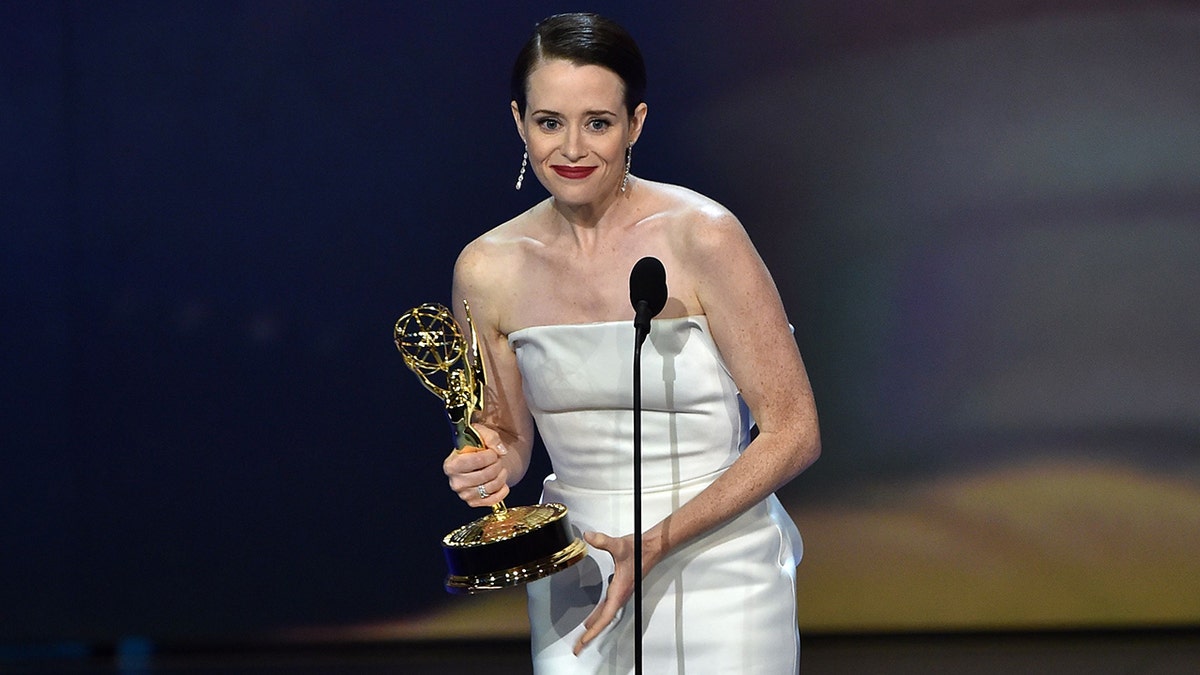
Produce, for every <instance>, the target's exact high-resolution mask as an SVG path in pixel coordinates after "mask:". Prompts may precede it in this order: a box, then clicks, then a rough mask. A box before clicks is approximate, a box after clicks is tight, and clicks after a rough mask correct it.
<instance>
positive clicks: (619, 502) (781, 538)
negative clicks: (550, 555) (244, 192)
mask: <svg viewBox="0 0 1200 675" xmlns="http://www.w3.org/2000/svg"><path fill="white" fill-rule="evenodd" d="M633 336H634V333H633V325H632V323H631V322H611V323H595V324H582V325H565V326H537V327H532V328H525V329H522V330H519V331H515V332H513V333H512V334H511V335H510V336H509V344H510V345H511V346H512V348H513V349H514V350H515V352H516V355H517V362H518V366H519V368H520V370H521V375H522V378H523V382H524V388H525V398H526V400H527V402H528V404H529V408H530V410H531V411H532V412H533V415H534V418H535V420H536V421H537V426H538V431H539V432H540V434H541V436H542V440H543V441H544V442H545V445H546V448H547V450H548V451H549V453H550V458H551V462H552V464H553V467H554V473H553V474H551V475H550V476H549V477H547V478H546V481H545V484H544V491H543V501H547V502H562V503H564V504H566V505H567V507H568V509H569V517H570V519H571V523H572V525H573V526H574V527H575V529H577V530H579V531H599V532H604V533H606V534H610V535H614V536H616V535H624V534H629V533H630V532H632V530H633V512H632V503H633V502H632V500H633V497H632V485H633V468H632V467H633V441H632V438H633V413H632V408H633V394H632V388H633ZM642 407H643V413H642V433H643V446H642V486H643V498H642V503H643V512H642V525H643V528H645V529H648V528H650V527H651V526H653V525H654V524H655V523H657V522H658V521H660V520H662V519H663V518H664V517H666V516H667V515H668V514H670V513H671V512H673V511H674V510H676V509H678V508H679V506H680V505H682V504H684V503H686V502H687V501H688V500H690V499H692V498H693V497H695V496H696V495H697V494H698V493H699V492H700V491H702V490H703V489H704V488H705V487H706V486H708V485H709V484H710V483H712V481H713V480H715V479H716V477H717V476H719V475H720V474H721V472H722V471H724V470H725V468H727V467H728V466H729V465H730V464H731V463H733V461H734V460H735V459H736V458H737V456H738V454H739V453H740V451H741V450H742V448H744V447H745V445H746V444H747V443H748V442H749V430H750V427H751V420H750V416H749V413H748V411H747V409H746V407H745V405H744V404H743V403H742V401H741V399H740V397H739V396H738V394H737V388H736V386H735V385H734V383H733V379H732V378H731V377H730V375H729V373H728V371H727V370H726V368H725V365H724V362H723V361H722V360H721V355H720V353H719V352H718V350H717V347H716V345H715V344H714V343H713V340H712V337H711V336H710V334H709V332H708V322H707V320H706V319H705V317H703V316H693V317H683V318H679V319H663V320H657V321H654V322H653V327H652V329H651V331H650V336H649V338H648V339H647V341H646V343H645V345H644V346H643V348H642ZM801 551H802V545H801V542H800V534H799V532H797V531H796V527H795V525H794V524H793V523H792V521H791V519H790V518H789V517H788V515H787V513H786V512H785V511H784V510H783V507H782V506H781V505H780V504H779V501H778V500H777V499H776V498H775V497H774V495H772V496H771V497H769V498H768V499H766V500H764V501H763V502H761V503H759V504H758V505H756V506H755V507H753V508H752V509H750V510H749V511H747V512H746V513H744V514H742V515H741V516H739V517H737V518H735V519H734V520H733V521H731V522H729V523H727V524H725V525H724V526H722V527H720V528H718V529H716V530H714V531H713V532H711V533H709V534H707V535H706V536H704V537H701V538H700V539H698V540H696V541H693V542H690V543H689V544H688V545H687V546H684V547H683V548H681V549H678V550H676V551H674V552H672V554H671V555H670V556H668V557H667V558H666V559H665V560H663V561H662V562H661V563H660V564H659V565H658V566H657V567H655V569H653V570H652V571H651V572H650V574H649V575H647V577H646V579H645V581H644V584H643V590H644V601H643V607H642V611H643V623H644V624H645V626H646V628H645V635H644V638H643V664H644V666H645V668H644V670H645V672H647V673H654V674H655V675H660V674H661V675H668V674H677V673H678V674H684V673H686V674H687V675H702V674H704V673H755V674H774V673H781V674H782V673H788V674H791V673H795V672H797V670H798V661H799V634H798V632H797V630H796V605H795V600H796V593H795V567H796V564H797V563H798V562H799V560H800V555H801ZM612 567H613V565H612V559H611V557H610V556H609V555H608V554H607V553H605V552H603V551H596V550H592V551H591V552H590V553H589V557H588V558H587V559H586V560H584V561H582V562H580V563H577V564H576V565H574V566H573V567H571V568H569V569H567V570H565V571H562V572H559V573H558V574H555V575H553V576H551V577H549V578H547V579H542V580H540V581H537V582H534V583H532V584H530V585H529V614H530V622H531V625H532V628H533V660H534V671H535V672H536V673H544V674H547V675H549V674H553V675H562V674H569V673H606V674H607V673H629V672H632V670H633V652H634V642H633V640H634V634H633V629H632V625H631V624H632V619H633V603H632V600H631V601H630V602H629V603H628V604H627V605H626V607H625V609H624V611H623V613H622V614H621V615H620V616H619V619H618V620H617V621H615V622H614V624H613V625H612V626H610V627H609V629H608V630H607V631H606V632H605V633H604V634H602V635H601V636H600V637H599V638H597V640H596V641H595V642H593V643H592V644H591V645H589V646H588V647H587V648H586V649H585V650H584V652H583V653H582V654H581V655H580V656H578V657H576V656H574V655H573V654H572V653H571V649H572V646H573V645H574V644H575V641H576V639H577V638H578V636H579V635H580V634H581V633H582V632H583V620H584V619H585V618H586V617H587V615H588V614H589V613H590V612H591V611H592V609H593V608H594V607H595V605H596V603H597V602H598V601H599V600H600V598H601V597H602V596H603V593H604V590H605V587H606V585H607V581H608V577H609V575H611V574H612Z"/></svg>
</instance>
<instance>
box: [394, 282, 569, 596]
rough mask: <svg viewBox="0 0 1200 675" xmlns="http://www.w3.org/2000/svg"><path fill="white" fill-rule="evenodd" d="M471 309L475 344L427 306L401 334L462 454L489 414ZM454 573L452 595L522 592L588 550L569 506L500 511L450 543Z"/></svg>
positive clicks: (407, 357) (404, 319) (408, 361)
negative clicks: (481, 417)
mask: <svg viewBox="0 0 1200 675" xmlns="http://www.w3.org/2000/svg"><path fill="white" fill-rule="evenodd" d="M463 308H464V310H465V311H466V317H467V331H468V333H469V334H470V338H471V339H470V345H468V344H467V339H466V337H465V336H464V335H463V332H462V331H461V330H460V329H459V326H458V322H457V321H455V320H454V316H453V315H452V314H451V313H450V311H449V310H448V309H446V308H445V307H443V306H442V305H439V304H432V303H427V304H424V305H421V306H419V307H414V308H412V309H410V310H408V311H407V312H405V313H404V314H403V315H402V316H401V317H400V318H399V319H398V320H397V321H396V327H395V330H394V332H393V336H394V339H395V341H396V348H397V349H399V350H400V354H401V356H403V357H404V365H406V366H408V369H409V370H411V371H413V373H415V374H416V376H417V378H418V379H419V380H420V381H421V384H423V385H424V386H425V388H426V389H428V390H429V391H431V392H433V393H434V394H435V395H436V396H438V397H439V398H441V399H442V401H443V402H444V403H445V404H446V415H447V417H449V418H450V424H451V425H452V426H453V427H454V438H455V445H456V446H457V447H458V448H467V447H483V442H482V441H481V440H480V439H479V436H478V434H476V433H475V430H474V429H472V428H471V414H472V413H473V412H475V411H477V410H483V391H484V384H485V370H484V363H483V357H482V355H481V354H480V353H479V343H478V339H477V338H476V335H475V325H474V323H473V322H472V321H471V308H470V307H468V306H467V304H466V302H463ZM442 552H443V553H444V554H445V557H446V565H447V567H448V568H449V573H448V574H447V576H446V582H445V584H446V590H447V591H449V592H451V593H478V592H480V591H488V590H495V589H500V588H508V587H512V586H517V585H520V584H523V583H526V582H529V581H533V580H535V579H541V578H542V577H545V576H549V575H551V574H553V573H555V572H557V571H559V570H562V569H566V568H567V567H570V566H571V565H573V564H575V563H576V562H579V561H580V560H582V559H583V557H584V556H585V555H586V554H587V545H586V544H584V543H583V541H582V540H580V539H579V538H578V537H576V536H575V535H574V534H573V533H572V531H571V526H570V523H569V521H568V519H567V507H565V506H563V505H562V504H536V505H533V506H516V507H513V508H508V507H506V506H505V505H504V503H503V502H500V503H498V504H496V505H494V506H493V507H492V512H491V513H490V514H488V515H486V516H484V517H482V518H479V519H477V520H475V521H472V522H471V523H468V524H466V525H463V526H462V527H460V528H458V529H456V530H454V531H453V532H451V533H449V534H447V535H446V536H445V537H443V538H442Z"/></svg>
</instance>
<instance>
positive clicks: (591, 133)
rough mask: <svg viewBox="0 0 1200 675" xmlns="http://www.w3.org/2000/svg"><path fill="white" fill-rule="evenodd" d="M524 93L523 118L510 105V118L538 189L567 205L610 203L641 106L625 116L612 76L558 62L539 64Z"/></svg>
mask: <svg viewBox="0 0 1200 675" xmlns="http://www.w3.org/2000/svg"><path fill="white" fill-rule="evenodd" d="M526 90H527V97H526V106H525V116H524V117H522V116H521V114H520V113H519V112H518V111H517V104H516V102H515V101H514V102H513V104H512V111H513V119H514V120H516V123H517V130H518V131H519V133H520V134H521V138H522V139H524V141H525V146H526V149H527V150H528V152H529V165H530V167H531V168H532V169H533V171H534V173H535V174H536V175H537V177H538V180H539V181H541V183H542V185H544V186H545V187H546V189H547V190H549V191H550V194H551V195H553V196H554V198H555V199H557V200H558V201H560V202H562V203H564V204H568V205H573V206H582V205H588V204H601V203H603V202H604V201H606V200H610V199H614V198H615V197H616V196H617V194H618V193H619V191H620V186H621V179H622V177H623V175H624V173H625V148H627V147H628V146H630V145H632V144H633V143H634V141H636V140H637V137H638V135H639V134H640V133H641V130H642V121H643V120H644V119H645V117H646V104H644V103H642V104H639V105H638V107H637V109H636V110H634V113H633V115H632V117H631V116H630V115H629V114H628V113H627V112H626V108H625V84H624V82H622V81H621V78H620V77H618V76H617V74H616V73H614V72H612V71H611V70H608V69H607V68H604V67H602V66H595V65H576V64H574V63H571V62H569V61H565V60H562V59H554V60H550V61H543V62H541V63H539V64H538V65H537V66H536V67H535V68H534V69H533V70H532V71H530V73H529V78H528V80H527V84H526Z"/></svg>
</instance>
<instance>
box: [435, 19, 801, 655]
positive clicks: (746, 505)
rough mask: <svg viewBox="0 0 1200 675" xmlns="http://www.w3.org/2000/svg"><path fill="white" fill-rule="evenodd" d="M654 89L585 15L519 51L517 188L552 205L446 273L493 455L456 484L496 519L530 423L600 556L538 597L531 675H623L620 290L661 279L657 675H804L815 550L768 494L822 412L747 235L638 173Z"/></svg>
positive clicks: (787, 474) (625, 529)
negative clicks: (635, 273) (466, 328)
mask: <svg viewBox="0 0 1200 675" xmlns="http://www.w3.org/2000/svg"><path fill="white" fill-rule="evenodd" d="M645 81H646V78H645V69H644V66H643V64H642V60H641V55H640V53H639V51H638V48H637V46H636V44H635V43H634V42H633V40H632V39H631V38H630V37H629V36H628V34H627V33H625V31H624V30H623V29H621V28H620V27H619V26H617V25H616V24H614V23H612V22H610V21H608V20H605V19H603V18H601V17H598V16H595V15H590V14H569V15H560V16H554V17H551V18H549V19H546V20H544V21H542V22H541V23H540V24H538V26H537V28H536V29H535V32H534V35H533V37H531V38H530V41H529V43H527V44H526V46H525V48H524V49H523V50H522V51H521V53H520V55H519V57H518V59H517V63H516V65H515V67H514V71H513V82H512V85H513V91H512V95H513V101H512V114H513V119H514V121H515V122H516V126H517V132H518V133H519V134H520V136H521V138H522V140H523V141H524V142H525V158H524V159H523V161H522V166H521V171H520V175H519V178H518V182H517V186H518V188H520V186H521V184H522V183H523V182H524V181H525V180H526V173H527V171H531V172H532V173H533V175H534V176H536V177H537V179H538V181H539V182H540V183H541V184H542V185H543V186H544V187H545V188H546V189H547V190H548V191H549V193H550V197H549V198H548V199H546V200H545V201H543V202H541V203H539V204H537V205H536V206H534V207H533V208H531V209H529V210H528V211H526V212H525V213H522V214H521V215H519V216H517V217H516V218H514V219H512V220H510V221H508V222H506V223H504V224H502V225H500V226H499V227H497V228H495V229H493V230H491V231H490V232H488V233H486V234H484V235H483V236H481V237H479V238H478V239H476V240H475V241H473V242H471V243H470V244H469V245H468V246H467V247H466V248H465V249H464V250H463V252H462V254H461V255H460V257H459V259H458V262H457V264H456V265H455V273H454V306H455V307H461V306H462V301H463V300H467V301H468V302H469V303H470V306H471V310H472V315H473V319H474V323H475V327H476V329H477V331H478V333H479V339H480V343H481V349H482V351H483V353H484V358H485V362H486V363H487V365H488V368H489V373H488V377H489V379H488V390H487V392H486V394H485V396H486V406H485V412H484V414H483V415H482V416H479V417H477V423H476V424H475V427H476V429H477V430H478V431H479V432H480V436H481V438H482V439H483V441H484V445H485V446H486V447H485V448H483V449H482V450H478V451H472V452H458V451H455V452H452V453H451V454H450V456H449V457H447V458H446V460H445V462H444V467H443V468H444V470H445V473H446V475H447V476H448V477H449V480H450V486H451V489H453V490H454V491H455V492H457V493H458V494H459V496H460V497H461V498H462V499H463V500H464V501H466V502H467V503H468V504H470V505H472V506H490V505H492V504H494V503H496V502H497V501H499V500H502V499H504V497H505V496H506V495H507V494H508V491H509V487H508V486H509V485H511V484H515V483H516V482H517V481H519V480H520V479H521V478H522V476H523V475H524V473H525V470H526V469H527V467H528V466H529V460H530V453H531V448H532V445H533V439H534V430H535V421H536V428H537V430H538V431H539V432H540V433H541V436H542V438H543V441H544V442H545V445H546V447H547V450H548V452H549V454H550V457H551V462H552V464H553V467H554V471H555V473H554V474H552V475H551V476H550V477H548V478H547V479H546V481H545V484H544V493H543V496H544V499H545V500H546V501H559V502H562V503H564V504H566V505H567V507H568V508H569V509H570V513H571V519H572V522H573V524H574V525H575V526H577V527H579V528H580V529H581V530H583V531H584V532H585V535H584V537H585V540H586V541H587V542H588V543H589V544H590V545H591V551H590V553H589V558H588V559H586V560H585V561H583V562H581V563H579V564H576V565H575V566H573V567H571V568H568V569H567V570H565V571H563V572H560V573H558V574H555V575H553V576H551V577H549V578H547V579H542V580H539V581H537V582H534V583H532V584H530V585H529V612H530V620H531V623H532V627H533V652H534V664H535V670H536V671H537V672H546V673H556V674H557V673H574V672H587V673H591V672H605V673H607V672H628V670H629V669H630V668H631V664H632V653H633V641H634V632H633V631H634V629H633V627H632V626H631V625H630V623H631V621H632V618H633V612H632V611H628V612H625V611H623V608H624V607H625V605H626V604H627V602H628V601H629V600H630V598H631V595H632V591H633V587H634V574H635V571H634V569H633V539H632V534H630V533H631V532H632V506H631V505H632V494H631V485H632V473H633V469H632V461H631V457H632V451H631V445H632V441H631V439H632V430H631V427H632V412H631V409H632V393H631V391H632V383H631V382H632V380H631V371H632V351H633V326H632V322H631V319H632V309H631V307H630V304H629V299H628V298H629V286H628V280H629V272H630V270H631V268H632V267H633V265H634V263H635V262H636V261H637V260H639V259H640V258H642V257H644V256H654V257H657V258H658V259H659V260H661V261H662V262H663V264H664V266H665V268H666V271H667V281H668V287H669V293H670V295H669V299H668V302H667V305H666V307H665V309H664V310H663V311H662V313H661V314H660V315H659V318H658V319H656V320H655V321H654V324H653V328H652V330H651V333H650V337H649V339H648V340H647V342H646V344H645V346H644V347H643V352H642V358H643V361H642V364H643V365H642V368H643V371H642V372H643V394H642V396H643V407H644V411H645V412H644V415H643V438H644V442H643V443H644V444H643V491H644V496H643V504H644V507H643V508H644V512H643V518H644V521H643V522H645V523H648V524H651V526H650V527H649V529H647V530H646V531H645V532H644V534H643V535H642V546H643V564H642V569H641V570H640V572H639V573H640V574H642V575H643V586H644V588H643V592H644V600H643V602H644V605H643V607H644V618H643V623H644V630H645V632H644V637H643V640H644V663H645V665H646V671H647V672H653V673H662V672H684V671H685V670H686V672H688V673H700V672H721V673H728V672H753V673H784V672H787V673H793V672H795V671H796V669H797V667H798V658H799V653H798V650H799V645H798V633H797V630H796V616H795V585H794V575H795V565H796V563H797V562H798V560H799V557H800V548H801V547H800V541H799V534H798V533H797V532H796V530H795V526H794V525H793V524H792V523H791V520H790V519H789V518H788V516H787V514H786V513H785V512H784V511H783V509H782V507H781V506H780V504H779V502H778V500H777V499H776V498H775V496H774V494H773V492H774V491H775V490H776V489H777V488H779V487H780V486H782V485H784V484H785V483H787V482H788V481H789V480H791V479H792V478H793V477H794V476H796V475H797V474H798V473H799V472H801V471H802V470H804V468H805V467H807V466H808V465H809V464H811V463H812V462H813V461H814V460H815V459H816V458H817V456H818V454H819V452H820V450H819V448H820V444H819V439H818V432H817V416H816V410H815V407H814V405H813V398H812V393H811V389H810V387H809V384H808V379H807V376H806V374H805V371H804V366H803V363H802V361H801V359H800V354H799V352H798V350H797V348H796V344H795V341H794V339H793V337H792V335H791V332H790V327H789V324H788V321H787V318H786V317H785V315H784V310H783V306H782V303H781V302H780V299H779V295H778V292H777V291H776V289H775V285H774V282H773V281H772V280H771V277H770V274H769V273H768V271H767V270H766V268H765V267H764V265H763V263H762V261H761V259H760V258H759V256H758V254H757V252H756V251H755V249H754V247H753V245H752V244H751V243H750V240H749V238H748V237H747V235H746V232H745V231H744V230H743V228H742V226H741V225H740V224H739V222H738V221H737V219H736V218H734V217H733V215H731V214H730V213H729V212H728V211H726V210H725V209H724V208H722V207H721V206H720V205H718V204H716V203H715V202H713V201H711V200H709V199H707V198H705V197H703V196H701V195H698V194H696V193H694V192H691V191H688V190H686V189H683V188H680V187H676V186H672V185H665V184H661V183H654V182H651V181H648V180H643V179H640V178H637V177H635V176H633V175H631V174H630V173H629V166H630V158H631V152H632V148H633V146H634V144H635V143H636V142H637V140H638V138H639V136H640V135H641V133H642V129H643V126H644V124H645V121H646V104H645V103H644V102H643V100H642V94H643V92H644V89H645ZM462 319H463V317H461V316H460V317H459V320H460V321H462ZM750 412H752V413H753V422H752V421H751V416H750V414H749V413H750ZM754 423H756V424H757V426H758V431H759V433H758V435H757V436H756V437H755V438H754V439H753V441H751V440H750V427H751V424H754Z"/></svg>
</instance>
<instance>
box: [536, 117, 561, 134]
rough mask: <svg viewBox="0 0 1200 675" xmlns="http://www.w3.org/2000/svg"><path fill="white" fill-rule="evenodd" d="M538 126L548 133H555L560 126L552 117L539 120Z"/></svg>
mask: <svg viewBox="0 0 1200 675" xmlns="http://www.w3.org/2000/svg"><path fill="white" fill-rule="evenodd" d="M538 125H539V126H541V127H542V128H543V129H545V130H546V131H555V130H557V129H558V126H559V125H558V120H556V119H553V118H550V117H547V118H546V119H543V120H539V121H538Z"/></svg>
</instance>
